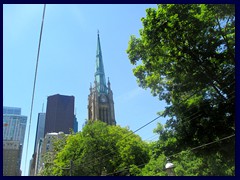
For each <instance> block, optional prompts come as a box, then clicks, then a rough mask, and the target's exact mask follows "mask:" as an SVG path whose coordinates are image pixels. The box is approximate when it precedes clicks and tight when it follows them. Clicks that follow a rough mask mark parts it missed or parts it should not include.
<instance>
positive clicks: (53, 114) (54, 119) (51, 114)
mask: <svg viewBox="0 0 240 180" xmlns="http://www.w3.org/2000/svg"><path fill="white" fill-rule="evenodd" d="M73 127H74V96H65V95H59V94H56V95H53V96H49V97H48V101H47V111H46V121H45V128H44V136H45V135H46V133H51V132H60V131H62V132H64V133H65V134H69V129H70V128H71V129H73Z"/></svg>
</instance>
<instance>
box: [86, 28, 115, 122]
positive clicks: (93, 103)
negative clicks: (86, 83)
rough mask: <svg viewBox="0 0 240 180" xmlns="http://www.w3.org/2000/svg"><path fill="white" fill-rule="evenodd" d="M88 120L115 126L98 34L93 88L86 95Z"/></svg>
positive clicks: (109, 86)
mask: <svg viewBox="0 0 240 180" xmlns="http://www.w3.org/2000/svg"><path fill="white" fill-rule="evenodd" d="M88 120H91V121H95V120H100V121H103V122H105V123H107V124H108V125H116V121H115V113H114V102H113V93H112V90H111V85H110V81H109V79H108V83H107V85H106V79H105V73H104V66H103V59H102V51H101V46H100V38H99V32H98V34H97V54H96V69H95V81H94V86H93V87H92V85H90V94H89V95H88Z"/></svg>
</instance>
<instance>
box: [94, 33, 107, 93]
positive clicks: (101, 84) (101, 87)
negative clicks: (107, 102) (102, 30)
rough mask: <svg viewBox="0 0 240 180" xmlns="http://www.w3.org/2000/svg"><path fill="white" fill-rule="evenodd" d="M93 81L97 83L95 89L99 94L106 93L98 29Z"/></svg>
mask: <svg viewBox="0 0 240 180" xmlns="http://www.w3.org/2000/svg"><path fill="white" fill-rule="evenodd" d="M95 81H96V83H97V91H98V92H99V93H101V94H107V86H106V79H105V73H104V66H103V58H102V51H101V44H100V37H99V31H98V34H97V53H96V69H95Z"/></svg>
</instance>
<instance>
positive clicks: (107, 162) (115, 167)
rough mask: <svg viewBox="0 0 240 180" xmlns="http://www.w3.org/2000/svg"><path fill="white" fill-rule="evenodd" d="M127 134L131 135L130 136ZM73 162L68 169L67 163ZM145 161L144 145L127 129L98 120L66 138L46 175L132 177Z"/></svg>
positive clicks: (145, 149)
mask: <svg viewBox="0 0 240 180" xmlns="http://www.w3.org/2000/svg"><path fill="white" fill-rule="evenodd" d="M130 134H131V135H130ZM71 160H72V162H73V164H72V168H71V166H70V162H71ZM148 160H149V154H148V146H147V144H146V143H145V142H143V141H142V140H141V138H140V137H139V136H138V135H135V134H132V132H131V131H129V130H128V129H127V128H121V127H120V126H109V125H107V124H106V123H103V122H101V121H95V122H91V123H88V124H86V125H85V126H84V128H83V130H82V132H78V133H76V134H70V135H68V136H67V139H66V143H65V145H64V146H63V148H62V149H60V151H59V152H58V153H57V155H56V158H55V159H54V165H53V167H52V169H51V171H47V172H46V173H45V174H47V173H50V174H51V175H55V176H69V175H70V174H71V175H72V176H100V175H110V176H112V175H114V176H126V175H136V174H137V173H138V172H139V169H137V167H138V166H139V165H141V164H146V163H147V162H148Z"/></svg>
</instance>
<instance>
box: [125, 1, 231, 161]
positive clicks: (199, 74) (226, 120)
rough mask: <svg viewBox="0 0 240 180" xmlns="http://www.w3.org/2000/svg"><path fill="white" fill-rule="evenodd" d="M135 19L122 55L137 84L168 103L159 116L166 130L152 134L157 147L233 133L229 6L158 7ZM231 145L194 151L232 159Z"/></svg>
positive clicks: (167, 149) (165, 148)
mask: <svg viewBox="0 0 240 180" xmlns="http://www.w3.org/2000/svg"><path fill="white" fill-rule="evenodd" d="M141 21H142V24H143V29H140V31H139V32H140V37H139V38H136V37H135V36H134V35H132V36H131V37H130V41H129V45H128V49H127V53H128V57H129V59H130V62H131V63H132V64H133V65H134V66H135V67H134V69H133V73H134V75H135V76H136V77H137V82H138V83H139V86H140V87H142V88H145V89H146V88H150V89H151V92H152V94H153V95H154V96H158V98H159V100H165V101H166V103H167V104H168V106H167V107H166V109H165V111H164V112H163V113H161V115H162V116H164V117H168V120H167V123H166V125H165V129H166V130H165V131H164V132H163V131H162V130H161V129H160V130H158V131H159V133H161V136H162V137H161V141H163V142H161V143H162V144H164V145H160V144H161V143H159V144H158V146H161V147H162V150H163V151H164V152H165V153H169V152H173V151H180V150H186V147H190V148H191V147H196V146H199V145H201V144H205V143H209V142H213V141H216V140H218V139H221V138H223V137H227V136H230V135H232V134H234V133H235V120H234V118H235V96H234V92H235V75H234V72H235V7H234V5H232V4H201V5H199V4H164V5H158V8H149V9H147V10H146V17H145V18H142V19H141ZM223 146H226V147H228V148H225V149H224V148H222V147H223ZM233 147H234V140H229V141H224V142H219V143H215V144H214V145H212V146H211V147H209V148H208V149H202V150H201V151H200V150H199V151H196V153H202V154H207V155H208V154H209V155H210V154H211V153H213V154H215V153H216V151H218V152H219V153H220V154H221V155H222V156H223V158H224V157H228V158H229V159H234V158H235V154H234V148H233ZM159 153H161V152H159ZM169 154H170V153H169Z"/></svg>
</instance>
